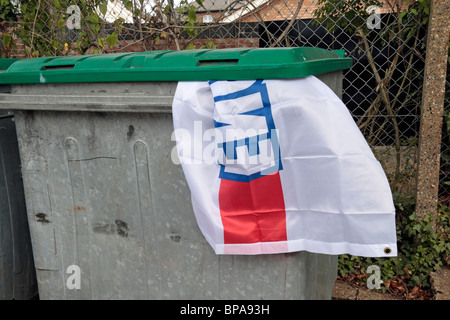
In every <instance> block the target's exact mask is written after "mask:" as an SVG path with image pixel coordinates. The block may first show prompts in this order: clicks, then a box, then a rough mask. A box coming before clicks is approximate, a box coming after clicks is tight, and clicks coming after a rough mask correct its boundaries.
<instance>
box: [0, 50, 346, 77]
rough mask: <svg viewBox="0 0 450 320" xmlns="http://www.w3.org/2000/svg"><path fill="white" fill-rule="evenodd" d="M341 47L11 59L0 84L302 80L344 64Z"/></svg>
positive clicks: (2, 72) (344, 65)
mask: <svg viewBox="0 0 450 320" xmlns="http://www.w3.org/2000/svg"><path fill="white" fill-rule="evenodd" d="M352 63H353V60H352V59H351V58H345V57H344V54H343V50H337V51H329V50H325V49H320V48H313V47H301V48H253V49H250V48H240V49H214V50H209V49H199V50H185V51H172V50H165V51H148V52H134V53H114V54H100V55H85V56H70V57H44V58H32V59H24V60H20V61H16V62H14V63H12V64H11V65H10V66H9V68H8V69H7V70H5V71H0V84H25V83H80V82H129V81H207V80H251V79H287V78H301V77H306V76H309V75H315V74H321V73H326V72H332V71H337V70H342V69H346V68H349V67H350V66H351V65H352Z"/></svg>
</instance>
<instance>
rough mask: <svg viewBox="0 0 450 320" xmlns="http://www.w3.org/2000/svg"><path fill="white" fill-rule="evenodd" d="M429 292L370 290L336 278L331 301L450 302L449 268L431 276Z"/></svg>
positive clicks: (419, 290) (418, 290) (444, 268)
mask: <svg viewBox="0 0 450 320" xmlns="http://www.w3.org/2000/svg"><path fill="white" fill-rule="evenodd" d="M431 286H432V288H431V290H421V289H417V290H414V289H413V290H411V292H406V291H400V290H391V291H389V290H387V291H386V292H385V293H382V292H380V291H379V290H370V289H368V288H367V287H366V286H362V285H357V284H355V283H352V282H351V281H347V280H344V279H342V278H338V279H337V280H336V283H335V286H334V289H333V294H332V299H335V300H450V266H445V267H443V268H441V269H440V270H439V271H437V272H434V273H433V274H431Z"/></svg>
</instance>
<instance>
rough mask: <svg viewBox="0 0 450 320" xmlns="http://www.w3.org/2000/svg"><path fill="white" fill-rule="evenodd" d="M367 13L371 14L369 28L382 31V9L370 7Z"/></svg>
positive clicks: (368, 20)
mask: <svg viewBox="0 0 450 320" xmlns="http://www.w3.org/2000/svg"><path fill="white" fill-rule="evenodd" d="M366 12H367V13H368V14H370V16H369V18H367V21H366V24H367V28H369V29H370V30H372V29H381V16H380V14H381V9H380V7H379V6H375V5H373V6H369V7H367V9H366Z"/></svg>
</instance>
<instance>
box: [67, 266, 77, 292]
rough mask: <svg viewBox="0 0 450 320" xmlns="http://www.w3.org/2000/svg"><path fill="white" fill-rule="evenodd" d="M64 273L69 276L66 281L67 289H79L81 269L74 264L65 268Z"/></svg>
mask: <svg viewBox="0 0 450 320" xmlns="http://www.w3.org/2000/svg"><path fill="white" fill-rule="evenodd" d="M66 273H67V274H70V276H69V277H67V280H66V286H67V289H70V290H73V289H77V290H79V289H81V268H80V267H79V266H77V265H76V264H72V265H70V266H68V267H67V269H66Z"/></svg>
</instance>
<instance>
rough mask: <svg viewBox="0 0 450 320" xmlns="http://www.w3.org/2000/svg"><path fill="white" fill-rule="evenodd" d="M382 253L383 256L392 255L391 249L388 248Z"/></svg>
mask: <svg viewBox="0 0 450 320" xmlns="http://www.w3.org/2000/svg"><path fill="white" fill-rule="evenodd" d="M384 253H385V254H391V253H392V250H391V248H389V247H386V248H384Z"/></svg>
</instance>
